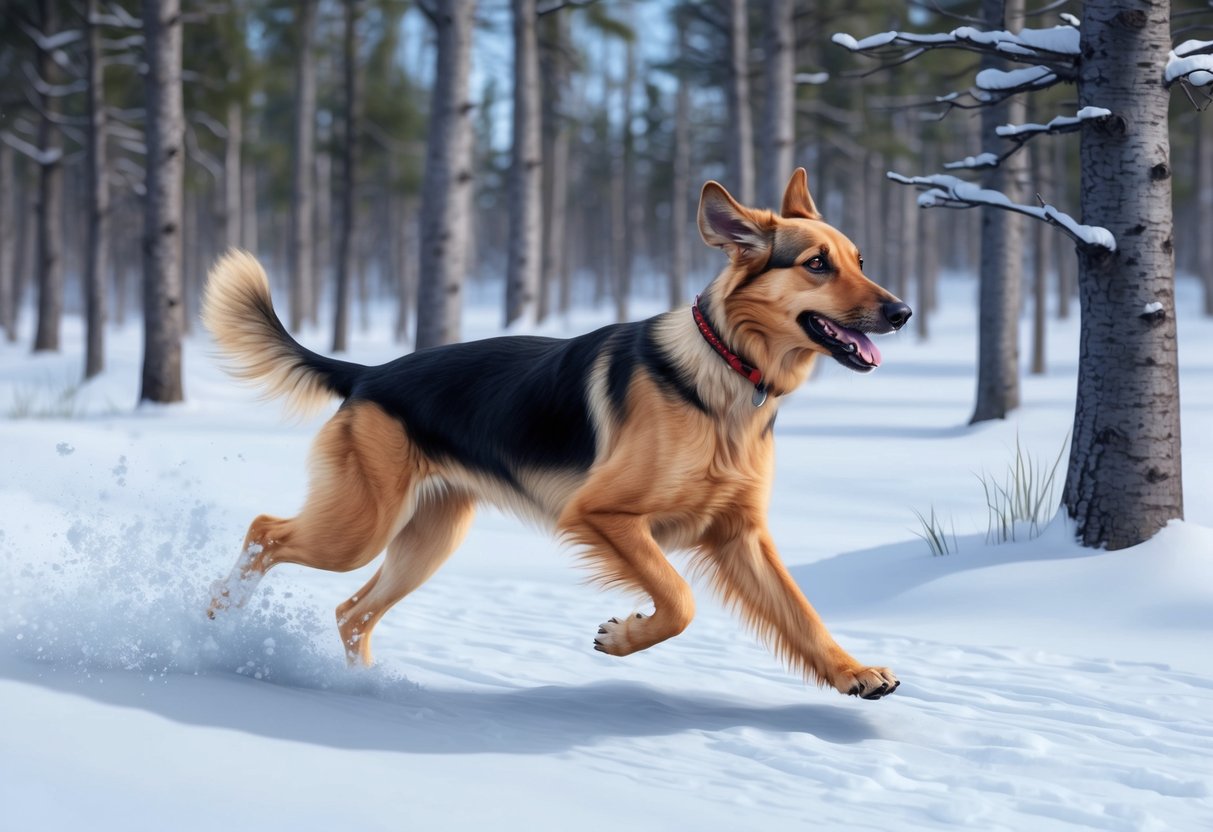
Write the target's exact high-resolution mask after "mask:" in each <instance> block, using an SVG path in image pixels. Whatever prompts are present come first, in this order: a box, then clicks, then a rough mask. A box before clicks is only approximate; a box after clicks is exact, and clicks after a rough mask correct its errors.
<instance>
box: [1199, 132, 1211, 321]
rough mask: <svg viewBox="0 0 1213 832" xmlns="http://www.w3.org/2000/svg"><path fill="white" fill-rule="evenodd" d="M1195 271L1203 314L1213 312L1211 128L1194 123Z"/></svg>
mask: <svg viewBox="0 0 1213 832" xmlns="http://www.w3.org/2000/svg"><path fill="white" fill-rule="evenodd" d="M1195 200H1196V217H1195V220H1196V235H1195V236H1196V252H1195V254H1196V269H1195V271H1196V274H1198V275H1200V277H1201V282H1202V283H1203V284H1204V288H1205V314H1206V315H1213V128H1210V127H1209V119H1208V118H1207V117H1204V118H1201V119H1199V123H1198V124H1197V126H1196V197H1195Z"/></svg>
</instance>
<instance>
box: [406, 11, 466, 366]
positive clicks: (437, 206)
mask: <svg viewBox="0 0 1213 832" xmlns="http://www.w3.org/2000/svg"><path fill="white" fill-rule="evenodd" d="M433 5H434V6H435V7H436V10H435V12H434V16H433V23H434V28H435V29H436V30H437V40H438V50H437V59H436V70H435V74H434V86H433V91H432V93H431V97H430V120H429V128H428V133H427V136H426V164H425V175H424V180H423V184H422V190H421V240H420V252H421V253H420V261H419V270H418V280H419V284H418V298H417V349H423V348H425V347H432V346H437V345H439V344H450V343H453V342H455V341H458V340H459V328H460V320H459V319H460V313H461V307H462V292H463V278H464V274H465V271H466V268H467V264H466V260H465V252H466V249H467V240H468V223H469V222H470V221H471V195H472V102H471V101H470V100H469V95H468V74H469V68H470V61H471V47H472V18H473V14H474V13H475V10H476V4H475V3H474V2H472V0H436V2H435V3H434V4H433Z"/></svg>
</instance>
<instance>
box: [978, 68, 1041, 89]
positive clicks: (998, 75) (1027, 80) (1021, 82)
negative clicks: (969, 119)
mask: <svg viewBox="0 0 1213 832" xmlns="http://www.w3.org/2000/svg"><path fill="white" fill-rule="evenodd" d="M1056 80H1057V75H1056V73H1054V72H1053V70H1051V69H1049V68H1048V67H1047V66H1025V67H1021V68H1020V69H983V70H982V71H981V72H978V73H977V77H976V78H975V79H974V83H975V84H976V85H977V88H978V89H981V90H985V91H987V92H1002V91H1004V90H1015V89H1019V88H1021V87H1024V88H1032V87H1046V86H1048V85H1049V84H1052V83H1053V82H1054V81H1056Z"/></svg>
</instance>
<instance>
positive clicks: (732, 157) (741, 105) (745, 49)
mask: <svg viewBox="0 0 1213 832" xmlns="http://www.w3.org/2000/svg"><path fill="white" fill-rule="evenodd" d="M728 9H729V86H728V106H729V123H730V124H731V126H732V128H733V129H732V130H731V131H730V134H729V135H728V138H727V139H726V143H727V144H728V159H729V178H730V179H732V181H731V182H728V183H726V184H727V186H728V188H729V190H730V191H731V192H732V193H733V195H734V196H736V197H737V199H738V200H739V201H740V202H741V204H742V205H753V204H754V128H753V125H752V123H751V118H750V24H749V18H748V14H747V9H746V2H745V0H729V6H728Z"/></svg>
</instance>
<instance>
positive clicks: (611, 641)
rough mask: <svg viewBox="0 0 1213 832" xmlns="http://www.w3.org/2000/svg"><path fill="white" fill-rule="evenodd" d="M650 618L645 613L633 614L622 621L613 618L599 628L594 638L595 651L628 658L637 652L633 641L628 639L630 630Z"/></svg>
mask: <svg viewBox="0 0 1213 832" xmlns="http://www.w3.org/2000/svg"><path fill="white" fill-rule="evenodd" d="M646 618H648V616H646V615H645V614H644V613H639V612H636V613H632V614H631V615H629V616H626V617H624V618H623V620H620V619H618V618H612V619H611V620H610V621H607V622H605V623H603V624H600V625H599V626H598V635H596V636H594V649H595V650H597V651H598V652H600V653H606V654H608V655H611V656H626V655H628V654H629V653H632V652H635V650H636V648H635V647H634V646H633V644H632V640H631V639H630V638H628V629H629V628H630V627H631V626H633V625H635V624H638V623H639V622H641V621H644V620H645V619H646Z"/></svg>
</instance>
